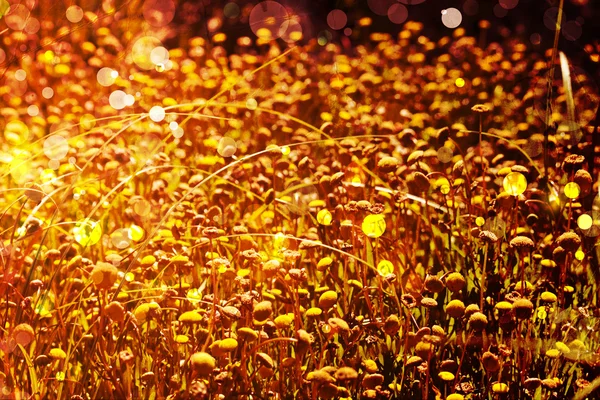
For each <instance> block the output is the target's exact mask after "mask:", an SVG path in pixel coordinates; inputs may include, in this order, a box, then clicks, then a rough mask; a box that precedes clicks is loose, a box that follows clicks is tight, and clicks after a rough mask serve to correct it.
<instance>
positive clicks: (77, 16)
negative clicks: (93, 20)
mask: <svg viewBox="0 0 600 400" xmlns="http://www.w3.org/2000/svg"><path fill="white" fill-rule="evenodd" d="M66 15H67V19H68V20H69V22H72V23H74V24H76V23H78V22H79V21H81V20H82V19H83V9H82V8H81V7H79V6H76V5H72V6H70V7H69V8H67V12H66Z"/></svg>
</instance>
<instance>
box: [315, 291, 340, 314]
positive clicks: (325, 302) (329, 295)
mask: <svg viewBox="0 0 600 400" xmlns="http://www.w3.org/2000/svg"><path fill="white" fill-rule="evenodd" d="M337 299H338V295H337V293H336V292H334V291H333V290H328V291H326V292H325V293H323V294H321V296H320V297H319V307H320V308H321V309H323V310H329V309H330V308H331V307H332V306H333V305H334V304H335V303H336V302H337Z"/></svg>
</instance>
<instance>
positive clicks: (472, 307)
mask: <svg viewBox="0 0 600 400" xmlns="http://www.w3.org/2000/svg"><path fill="white" fill-rule="evenodd" d="M478 311H480V310H479V306H478V305H477V304H469V305H468V306H467V308H465V317H467V318H469V317H470V316H471V315H473V314H474V313H476V312H478Z"/></svg>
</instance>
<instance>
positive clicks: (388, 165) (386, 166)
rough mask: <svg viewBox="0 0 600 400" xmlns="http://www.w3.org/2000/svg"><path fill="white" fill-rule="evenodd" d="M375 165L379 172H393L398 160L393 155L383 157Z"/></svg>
mask: <svg viewBox="0 0 600 400" xmlns="http://www.w3.org/2000/svg"><path fill="white" fill-rule="evenodd" d="M377 167H378V168H379V169H380V170H381V172H384V173H386V174H387V173H389V172H393V171H395V170H396V168H398V160H397V159H396V158H395V157H383V158H382V159H381V160H379V162H378V163H377Z"/></svg>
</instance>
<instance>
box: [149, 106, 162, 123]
mask: <svg viewBox="0 0 600 400" xmlns="http://www.w3.org/2000/svg"><path fill="white" fill-rule="evenodd" d="M148 115H149V116H150V119H151V120H152V121H154V122H160V121H162V120H163V119H165V115H166V114H165V109H164V108H162V107H161V106H154V107H152V108H151V109H150V112H149V113H148Z"/></svg>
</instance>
